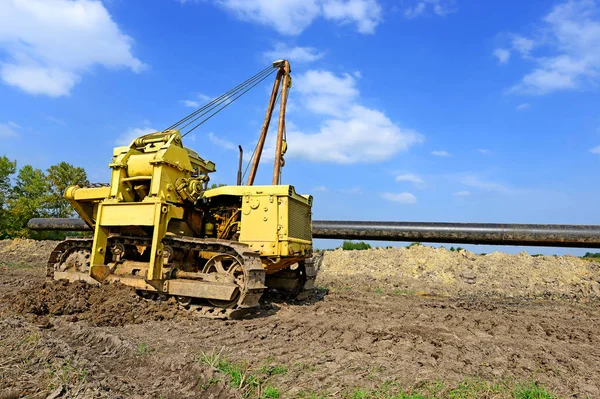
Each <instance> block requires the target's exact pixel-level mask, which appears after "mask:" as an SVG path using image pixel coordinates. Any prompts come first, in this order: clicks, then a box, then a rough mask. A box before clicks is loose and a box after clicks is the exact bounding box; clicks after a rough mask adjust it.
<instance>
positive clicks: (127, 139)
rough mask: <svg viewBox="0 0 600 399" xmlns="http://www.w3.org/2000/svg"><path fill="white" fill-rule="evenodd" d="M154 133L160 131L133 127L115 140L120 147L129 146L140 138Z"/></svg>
mask: <svg viewBox="0 0 600 399" xmlns="http://www.w3.org/2000/svg"><path fill="white" fill-rule="evenodd" d="M154 132H158V130H156V129H153V128H151V127H132V128H129V129H127V130H126V131H124V132H123V133H121V134H120V135H119V137H117V138H116V139H115V144H116V145H120V146H125V145H129V144H131V142H132V141H133V140H135V139H137V138H138V137H141V136H144V135H146V134H150V133H154Z"/></svg>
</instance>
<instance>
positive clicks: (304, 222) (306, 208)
mask: <svg viewBox="0 0 600 399" xmlns="http://www.w3.org/2000/svg"><path fill="white" fill-rule="evenodd" d="M288 215H289V221H288V231H289V233H288V236H289V237H290V238H298V239H301V240H307V241H311V240H312V232H311V226H310V225H311V214H310V205H307V204H303V203H302V202H300V201H298V200H295V199H293V198H290V199H289V210H288Z"/></svg>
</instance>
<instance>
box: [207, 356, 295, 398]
mask: <svg viewBox="0 0 600 399" xmlns="http://www.w3.org/2000/svg"><path fill="white" fill-rule="evenodd" d="M268 361H269V362H270V361H271V359H270V358H269V359H268ZM199 362H200V363H203V364H206V365H208V366H210V367H211V368H213V369H215V370H216V371H218V372H219V373H221V374H223V376H224V380H225V382H226V383H228V384H229V385H230V386H231V387H233V388H236V389H239V390H240V391H241V393H242V396H243V397H245V398H258V399H269V398H274V399H275V398H279V397H280V393H279V389H278V388H277V387H274V386H272V385H268V384H267V382H268V381H269V378H271V377H272V376H275V375H283V374H287V372H288V370H287V367H286V366H283V365H264V366H263V367H262V368H261V369H260V372H259V373H253V372H252V370H250V367H249V366H248V365H247V364H244V363H236V362H232V361H230V360H229V359H227V358H226V357H225V356H223V355H222V354H221V351H219V352H217V351H215V350H213V351H212V352H210V353H206V352H202V354H201V356H200V359H199ZM261 374H262V375H261Z"/></svg>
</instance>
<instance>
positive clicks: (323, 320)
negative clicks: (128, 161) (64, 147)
mask: <svg viewBox="0 0 600 399" xmlns="http://www.w3.org/2000/svg"><path fill="white" fill-rule="evenodd" d="M52 246H53V245H50V244H49V243H41V244H40V243H35V242H32V241H20V242H16V243H15V242H8V241H4V242H1V241H0V398H9V397H10V398H13V397H14V398H18V397H30V398H48V397H49V398H58V397H61V398H74V397H85V398H87V397H98V398H125V397H127V398H130V397H138V398H146V397H148V398H159V397H162V398H187V397H189V398H191V397H203V398H204V397H206V398H241V397H242V396H243V392H242V391H241V390H239V389H236V388H234V387H232V386H231V383H230V379H229V378H227V376H226V375H224V374H223V373H222V372H218V371H217V370H216V368H218V367H211V366H210V365H209V364H208V363H211V359H212V360H214V359H217V358H218V359H227V360H228V361H230V362H231V364H239V365H243V369H244V370H246V369H247V371H248V374H247V376H250V375H254V376H257V378H260V379H261V381H262V382H263V383H264V384H263V385H265V386H267V385H269V386H274V387H278V392H279V394H280V397H282V398H297V397H310V396H309V395H310V394H311V393H315V394H318V395H323V396H324V397H332V398H337V397H345V395H349V394H350V393H351V392H354V390H355V389H356V388H361V389H379V388H380V387H381V386H383V385H385V384H390V382H391V383H393V386H400V387H403V388H404V389H410V388H411V387H415V386H422V385H423V384H424V383H426V382H428V381H434V382H435V381H443V382H444V383H445V384H448V385H453V384H454V385H456V384H459V383H460V382H461V381H464V380H465V379H466V378H467V379H470V378H473V379H477V380H483V381H517V382H518V381H523V382H526V381H537V382H539V383H540V384H542V385H544V386H545V387H547V388H548V389H550V390H552V391H553V392H554V393H556V394H557V395H560V396H561V397H576V398H586V397H589V398H599V397H600V309H599V307H598V305H600V302H599V301H598V292H597V291H596V289H597V285H598V283H599V282H600V278H599V276H598V270H599V268H598V264H596V263H593V262H588V261H583V260H580V259H578V258H575V257H557V258H555V257H548V258H543V257H531V256H528V255H526V254H520V255H505V254H494V255H486V256H477V255H473V254H471V253H467V252H465V253H453V252H449V251H446V250H443V249H432V248H425V247H413V248H410V249H389V250H370V251H359V252H342V251H333V252H328V253H326V255H325V257H324V261H323V263H322V265H321V270H320V274H319V277H318V281H317V283H318V286H319V287H320V288H319V290H318V291H317V292H316V293H314V294H313V295H312V296H310V297H309V298H308V299H307V300H304V301H298V302H281V301H279V302H274V300H268V299H269V298H267V301H265V302H264V303H263V305H262V306H261V308H260V309H259V310H258V311H257V312H255V313H254V314H252V315H251V316H249V317H247V318H245V319H243V320H229V321H219V320H209V319H201V318H199V317H198V316H197V315H196V314H194V313H192V312H189V311H186V310H183V309H178V308H177V305H176V304H174V303H171V302H168V301H166V302H152V301H148V300H145V299H142V298H139V297H137V296H136V295H135V294H134V293H133V292H132V290H131V289H129V288H127V287H123V286H101V287H89V286H86V285H85V284H83V283H76V284H68V283H66V282H46V281H45V278H44V274H45V273H44V267H43V262H44V261H45V259H46V256H47V255H48V254H49V251H50V250H51V248H52ZM7 248H9V250H7ZM20 248H23V250H24V251H29V255H23V254H21V251H20ZM44 251H45V252H46V253H45V254H44V253H43V252H44ZM34 254H37V255H34ZM13 255H14V256H15V257H14V258H13ZM490 256H491V258H488V257H490ZM17 259H18V260H17ZM503 265H504V266H506V267H504V268H503V267H502V266H503ZM509 270H515V272H514V273H512V272H509ZM213 365H214V366H216V363H215V362H213ZM276 371H277V372H276ZM257 395H261V394H260V393H258V394H257ZM262 395H263V397H274V396H264V395H265V393H264V392H263V394H262ZM254 397H256V396H254ZM316 397H319V396H316ZM488 397H490V398H492V397H493V396H488Z"/></svg>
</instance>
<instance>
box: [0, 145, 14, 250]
mask: <svg viewBox="0 0 600 399" xmlns="http://www.w3.org/2000/svg"><path fill="white" fill-rule="evenodd" d="M16 171H17V161H11V160H10V159H8V157H7V156H6V155H3V156H2V157H0V239H3V238H7V237H8V231H7V229H8V226H9V225H10V213H9V212H8V211H7V210H6V207H5V205H6V201H7V200H8V196H9V195H10V190H11V184H10V176H11V175H13V174H14V173H15V172H16Z"/></svg>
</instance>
